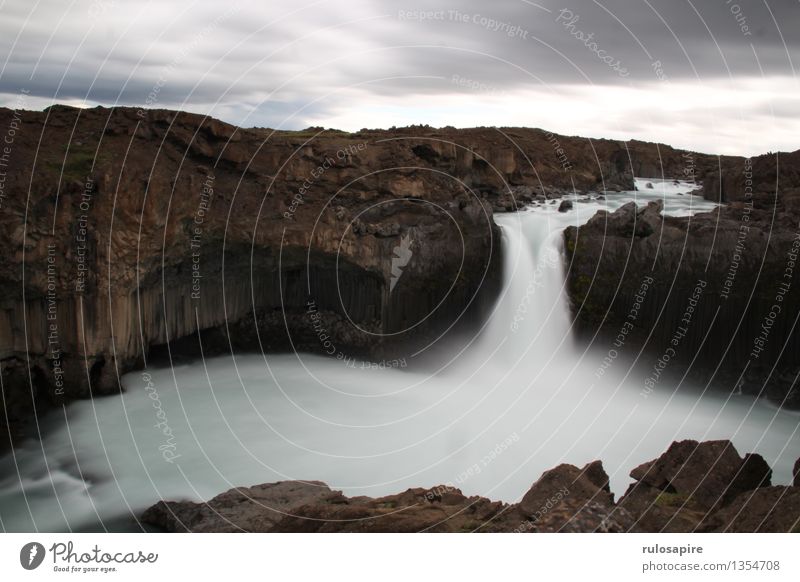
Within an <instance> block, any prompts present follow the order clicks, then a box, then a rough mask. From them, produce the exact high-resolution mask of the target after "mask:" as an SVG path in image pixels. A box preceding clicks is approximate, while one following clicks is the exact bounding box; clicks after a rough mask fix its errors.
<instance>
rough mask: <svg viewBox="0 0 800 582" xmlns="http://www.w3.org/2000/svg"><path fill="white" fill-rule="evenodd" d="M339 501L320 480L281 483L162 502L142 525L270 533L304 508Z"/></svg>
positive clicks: (144, 516)
mask: <svg viewBox="0 0 800 582" xmlns="http://www.w3.org/2000/svg"><path fill="white" fill-rule="evenodd" d="M339 499H341V493H339V492H337V491H331V489H330V488H328V486H327V485H325V483H322V482H320V481H280V482H278V483H267V484H264V485H255V486H253V487H238V488H235V489H231V490H229V491H226V492H225V493H221V494H220V495H217V496H216V497H214V498H213V499H211V500H210V501H208V502H207V503H194V502H191V501H160V502H158V503H157V504H155V505H153V506H152V507H150V508H149V509H147V510H146V511H145V512H144V513H143V514H142V522H144V523H146V524H149V525H151V526H154V527H157V528H159V529H162V530H164V531H169V532H238V531H249V532H254V531H269V530H270V529H271V528H272V527H274V526H275V524H277V523H278V522H280V521H281V520H282V519H284V518H285V517H286V516H287V515H291V514H292V513H293V512H295V511H297V510H298V509H299V508H301V507H304V506H306V505H308V504H310V503H315V502H325V501H328V500H334V501H336V500H339Z"/></svg>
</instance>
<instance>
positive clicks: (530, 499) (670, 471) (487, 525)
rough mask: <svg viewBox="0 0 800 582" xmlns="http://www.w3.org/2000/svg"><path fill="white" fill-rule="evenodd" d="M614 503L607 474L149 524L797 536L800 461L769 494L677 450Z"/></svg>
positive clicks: (721, 453)
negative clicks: (522, 487)
mask: <svg viewBox="0 0 800 582" xmlns="http://www.w3.org/2000/svg"><path fill="white" fill-rule="evenodd" d="M630 475H631V477H632V478H633V479H634V483H632V484H631V485H630V486H629V487H628V490H627V491H626V492H625V494H624V495H623V496H622V497H621V498H620V499H619V501H617V502H616V503H615V502H614V496H613V494H612V493H611V491H610V489H609V485H608V483H609V478H608V475H607V474H606V472H605V471H604V469H603V465H602V462H600V461H594V462H592V463H589V464H587V465H586V466H584V467H583V468H578V467H575V466H573V465H567V464H563V465H559V466H558V467H556V468H554V469H551V470H549V471H546V472H545V473H544V474H543V475H542V476H541V477H540V478H539V479H538V480H537V481H536V482H535V483H533V485H532V486H531V488H530V490H529V491H528V492H527V493H526V494H525V495H524V496H523V497H522V499H521V501H520V502H519V503H514V504H506V503H503V502H500V501H491V500H489V499H486V498H484V497H478V496H472V497H467V496H465V495H463V493H462V492H461V491H460V490H459V489H457V488H455V487H452V486H450V485H440V486H437V487H432V488H430V489H426V488H415V489H408V490H406V491H404V492H403V493H399V494H397V495H389V496H386V497H380V498H370V497H346V496H344V495H343V494H342V493H341V492H339V491H333V490H331V489H330V488H329V487H328V486H327V485H326V484H325V483H322V482H319V481H283V482H278V483H267V484H263V485H256V486H253V487H241V488H235V489H231V490H230V491H227V492H225V493H222V494H221V495H218V496H217V497H214V498H213V499H211V500H209V501H208V502H206V503H195V502H190V501H161V502H159V503H157V504H155V505H153V506H152V507H150V508H149V509H147V510H146V511H145V512H144V513H143V514H142V516H141V521H142V523H144V524H147V525H149V526H152V527H154V528H156V529H158V530H160V531H166V532H515V533H525V532H798V531H800V459H798V462H797V464H796V465H795V470H794V475H795V476H794V483H793V484H792V485H786V486H784V485H772V470H771V469H770V467H769V466H768V464H767V463H766V462H765V461H764V459H763V458H762V457H761V456H760V455H758V454H746V455H744V457H742V456H740V455H739V453H738V452H737V451H736V449H735V448H734V446H733V445H732V444H731V443H730V441H706V442H702V443H698V442H697V441H691V440H685V441H678V442H674V443H672V445H671V446H670V447H669V449H668V450H667V451H666V452H665V453H664V454H662V455H661V456H660V457H658V458H657V459H653V460H652V461H649V462H646V463H643V464H641V465H639V466H638V467H636V468H635V469H633V470H632V471H631V473H630Z"/></svg>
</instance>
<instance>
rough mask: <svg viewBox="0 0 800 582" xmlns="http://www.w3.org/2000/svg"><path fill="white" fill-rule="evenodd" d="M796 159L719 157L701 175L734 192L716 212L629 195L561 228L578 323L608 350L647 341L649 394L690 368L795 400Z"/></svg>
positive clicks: (719, 193) (709, 194)
mask: <svg viewBox="0 0 800 582" xmlns="http://www.w3.org/2000/svg"><path fill="white" fill-rule="evenodd" d="M798 163H800V152H795V153H792V154H780V155H774V154H773V155H767V156H759V157H758V158H753V159H744V158H735V159H723V160H721V167H722V168H723V169H722V171H721V173H720V174H719V175H718V176H717V177H716V178H714V177H712V176H711V175H707V176H706V180H705V181H704V193H703V194H704V196H705V197H706V198H710V199H712V200H713V199H716V200H720V199H722V200H723V201H729V204H726V205H723V206H721V207H720V208H719V209H718V210H716V211H714V212H711V213H704V214H698V215H695V216H694V217H684V218H674V217H664V216H662V214H661V211H660V207H659V206H658V205H657V204H654V203H651V205H650V206H648V207H647V208H645V209H640V210H638V211H637V209H636V208H635V207H633V206H631V205H628V206H625V207H623V208H621V209H619V210H618V211H617V212H615V213H613V214H609V213H605V212H601V213H599V214H598V215H596V216H595V217H593V218H592V219H591V220H590V221H589V222H588V223H587V224H585V225H584V226H582V227H580V228H575V227H570V228H568V229H567V230H566V231H565V235H564V236H565V241H566V248H567V262H568V275H567V284H568V290H569V294H570V298H571V302H572V308H573V313H574V315H575V317H576V320H577V323H578V326H579V328H580V329H581V331H582V333H583V335H584V336H585V337H586V338H588V339H590V340H591V341H593V343H594V344H595V345H596V346H599V348H600V349H602V350H607V352H608V353H609V354H611V356H612V357H611V358H609V359H610V360H614V359H616V358H617V356H618V355H623V354H624V355H627V356H628V357H631V358H632V357H636V356H637V354H638V353H639V352H640V350H642V349H643V350H644V356H642V358H641V359H642V361H646V362H648V366H650V364H652V365H651V366H650V372H649V375H648V376H647V377H646V378H645V379H644V381H643V391H644V393H647V392H648V391H651V390H657V389H661V388H662V386H663V384H661V383H662V382H663V378H664V377H665V376H666V375H667V374H671V375H673V376H674V377H675V378H677V379H680V378H681V376H682V375H683V374H684V373H685V372H687V371H688V372H689V373H690V374H691V375H693V376H695V377H697V378H698V379H700V380H701V381H703V382H707V383H709V385H712V386H716V387H722V388H724V389H726V390H728V391H733V392H736V393H742V392H744V393H749V394H753V395H759V396H766V397H768V398H770V399H771V400H773V401H774V402H775V403H777V404H782V405H786V406H790V407H794V408H798V407H800V391H798V389H797V388H796V386H795V380H796V377H797V373H798V371H800V358H799V357H798V354H800V338H798V333H797V319H798V314H800V264H798V263H797V260H798V253H799V252H800V212H799V211H800V206H798V204H797V200H800V198H799V197H798V195H800V190H799V189H798V187H800V172H798V168H800V166H798ZM715 197H716V198H715ZM612 352H613V353H612ZM667 386H668V387H669V386H671V385H670V384H667ZM664 389H666V388H664ZM669 389H672V388H671V387H670V388H669Z"/></svg>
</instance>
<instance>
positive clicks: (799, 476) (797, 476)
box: [792, 458, 800, 487]
mask: <svg viewBox="0 0 800 582" xmlns="http://www.w3.org/2000/svg"><path fill="white" fill-rule="evenodd" d="M792 474H793V475H794V482H793V485H794V486H795V487H800V458H798V459H797V461H795V463H794V470H793V471H792Z"/></svg>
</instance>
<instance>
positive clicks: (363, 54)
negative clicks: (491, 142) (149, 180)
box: [0, 0, 800, 125]
mask: <svg viewBox="0 0 800 582" xmlns="http://www.w3.org/2000/svg"><path fill="white" fill-rule="evenodd" d="M737 1H738V4H737V3H736V2H734V1H733V0H731V1H728V0H715V1H709V2H700V1H699V0H693V1H692V2H689V1H687V0H677V1H676V0H633V1H631V0H605V1H604V2H599V1H593V0H571V1H570V0H563V1H562V0H558V1H557V0H540V1H538V2H535V4H539V5H540V6H542V7H543V8H544V9H542V8H537V7H536V6H534V5H532V4H531V3H529V2H525V1H523V0H503V1H500V2H493V3H488V2H485V0H460V1H458V2H445V1H443V0H433V1H431V0H427V1H425V0H407V1H401V2H397V1H389V0H380V1H377V2H376V1H367V0H354V1H353V2H350V3H348V4H342V3H340V2H333V0H324V1H317V2H314V1H311V0H305V1H303V2H297V1H294V2H292V1H280V2H274V1H272V0H271V1H270V2H269V3H264V2H257V1H248V0H239V1H238V2H237V1H236V0H232V1H231V2H225V3H213V2H209V1H205V0H203V1H199V2H196V3H193V4H186V3H184V2H178V1H162V2H150V3H147V4H144V3H141V2H138V1H134V0H116V1H115V0H81V1H78V2H77V3H76V4H75V5H74V7H71V5H67V4H63V3H61V2H57V1H56V0H42V1H41V2H40V3H39V4H38V5H37V6H38V7H37V8H36V10H35V12H32V13H30V11H31V10H32V7H33V5H32V4H25V3H8V2H6V3H5V4H3V7H2V9H0V47H1V48H2V49H3V53H4V54H6V55H8V65H7V66H6V68H5V69H4V70H3V72H2V74H1V75H0V93H13V92H15V91H17V90H18V89H19V88H20V87H27V88H29V89H30V90H31V91H32V94H33V95H36V96H39V97H43V98H51V99H55V100H57V101H58V100H68V99H70V100H75V99H86V100H87V101H89V102H91V103H102V104H109V103H114V102H118V103H121V104H130V105H142V104H143V103H144V102H145V101H146V100H147V96H148V95H149V94H150V93H151V92H152V91H153V87H154V86H156V85H159V84H160V86H159V87H158V105H159V106H162V107H177V106H180V105H181V104H183V103H184V101H185V102H186V104H185V107H186V108H188V109H193V108H194V109H195V110H198V109H199V110H206V109H207V108H208V107H209V106H210V105H211V104H214V103H216V102H217V101H218V100H220V103H219V105H218V106H217V107H216V110H217V111H224V112H226V115H227V116H228V119H230V120H234V119H233V118H236V120H239V119H245V118H246V116H247V115H248V113H252V116H251V117H252V118H254V119H259V120H270V121H271V122H276V121H278V122H279V121H280V120H281V119H284V118H285V117H286V114H287V113H290V112H291V111H292V108H293V107H294V108H298V107H302V106H303V105H304V104H307V103H309V102H311V101H314V100H315V99H317V98H320V99H321V101H320V102H319V103H315V104H314V106H313V108H312V109H313V111H314V115H313V116H310V115H306V114H305V112H303V113H301V114H299V115H298V116H296V119H295V120H294V123H296V124H299V125H302V124H303V123H304V122H305V120H306V119H310V118H312V117H315V118H319V116H320V115H321V114H323V113H324V111H325V110H326V108H327V109H329V110H331V111H334V110H336V109H337V108H340V107H342V106H343V103H342V97H341V96H338V95H336V94H335V92H336V91H337V90H341V89H343V88H346V87H348V86H351V85H358V86H359V87H360V89H359V91H360V94H361V95H362V97H363V98H365V99H368V98H369V96H370V95H375V96H397V95H403V94H409V95H410V94H414V95H431V94H448V93H458V92H463V90H464V89H463V87H459V86H458V85H456V84H454V83H453V82H452V78H453V76H454V75H458V76H459V77H461V78H464V79H470V80H473V81H475V82H476V83H478V84H481V85H483V86H485V87H488V88H490V89H491V90H492V91H497V92H502V91H514V90H518V89H525V88H529V87H531V86H535V85H537V84H539V82H540V81H537V80H536V78H538V79H540V80H541V83H545V84H550V85H558V86H561V87H562V89H561V90H562V91H563V90H564V86H569V85H570V84H574V85H585V84H586V83H587V82H588V83H594V84H597V85H625V86H627V85H634V86H635V85H637V84H651V83H654V82H655V81H656V80H657V76H656V73H655V71H654V66H653V63H654V61H658V62H660V64H661V67H662V68H663V71H664V73H665V74H666V75H667V77H668V78H669V79H670V80H676V81H678V80H689V79H693V78H695V77H697V78H699V79H700V80H713V79H719V78H727V77H729V76H731V77H733V78H745V77H758V76H760V75H761V70H760V69H759V64H760V65H761V67H763V70H764V74H766V75H784V76H786V75H791V74H793V71H792V64H794V65H795V66H800V51H798V47H800V3H799V2H797V1H795V0H780V1H775V0H772V1H769V2H765V3H763V4H755V3H751V2H745V1H744V0H737ZM562 9H567V10H569V11H570V13H571V15H572V18H571V19H567V18H565V17H566V16H567V13H564V16H565V17H559V13H560V11H561V10H562ZM769 10H772V12H773V14H774V17H775V20H776V21H777V23H778V25H779V26H780V29H778V27H776V24H775V21H773V18H772V16H771V15H770V12H769ZM415 11H416V12H429V13H430V12H433V13H434V14H435V15H436V19H434V20H429V21H424V20H423V21H420V20H419V19H414V18H409V17H408V14H410V13H414V12H415ZM451 11H458V13H459V14H460V15H462V16H463V17H464V18H463V19H461V18H457V17H456V15H455V13H454V12H451ZM28 16H30V18H29V20H28V24H27V25H26V26H25V28H24V29H22V23H23V22H24V21H25V19H26V18H28ZM62 17H64V18H63V23H62V25H61V26H60V27H59V28H56V26H57V23H58V22H59V21H60V20H61V19H62ZM576 17H577V20H572V19H575V18H576ZM557 19H558V20H559V21H557ZM662 19H663V21H662ZM490 21H491V22H490ZM570 22H571V24H569V23H570ZM270 23H273V24H271V25H270ZM745 26H746V28H743V27H745ZM626 28H627V29H626ZM20 31H21V33H20ZM577 31H581V32H582V33H583V34H584V35H592V40H591V41H589V42H582V41H581V40H579V39H578V38H576V36H575V35H576V34H577ZM779 31H780V33H781V34H782V35H783V39H781V35H780V34H779ZM571 33H573V34H571ZM18 34H19V42H18V43H17V44H16V45H14V46H13V47H12V43H13V41H14V39H15V38H16V37H17V35H18ZM84 35H86V40H85V42H83V44H81V43H82V40H83V38H84ZM51 36H52V39H51ZM48 42H49V45H48V47H47V49H46V50H43V48H44V47H45V45H46V44H47V43H48ZM592 42H593V43H596V44H594V45H592V44H591V43H592ZM784 42H785V43H786V46H784ZM115 43H117V44H116V46H115ZM587 44H589V45H590V46H589V47H587V46H586V45H587ZM421 45H423V46H421ZM590 47H592V48H593V49H594V50H592V48H590ZM596 51H603V52H602V55H604V56H606V57H607V58H608V59H610V60H613V61H619V65H618V67H617V68H618V69H619V68H624V70H626V71H627V74H626V75H621V74H620V73H619V71H615V70H614V69H613V68H612V67H611V66H608V65H607V64H606V63H604V62H603V61H602V60H601V59H600V57H599V56H598V54H597V52H596ZM684 51H685V52H684ZM754 53H755V55H757V57H758V61H757V60H756V56H755V55H754ZM220 59H222V60H221V61H220ZM37 60H40V63H39V65H38V67H37V68H36V69H35V74H34V67H35V65H36V62H37ZM104 61H107V62H105V64H103V63H104ZM165 70H166V72H165ZM65 72H66V74H65ZM62 75H63V76H64V80H63V84H62V85H61V87H58V83H59V80H60V79H61V77H62ZM204 75H205V78H203V77H204ZM95 76H97V79H96V80H95V79H94V77H95ZM294 77H297V78H294ZM386 77H402V78H403V79H401V80H384V81H379V80H378V79H381V78H386ZM411 77H417V78H415V79H411ZM201 79H202V80H201ZM587 79H588V81H587ZM198 81H199V85H198V86H197V87H196V88H195V84H197V83H198ZM92 83H93V84H92ZM90 86H91V88H90ZM279 87H282V88H281V89H280V90H279V91H277V92H276V93H275V94H274V95H273V96H272V98H271V99H270V100H268V101H266V102H264V100H265V98H266V97H267V96H268V95H269V94H270V92H272V91H274V90H276V89H277V88H279ZM332 92H333V93H334V94H333V95H331V96H329V97H326V95H328V94H331V93H332ZM781 107H783V106H782V105H781V106H779V110H781V111H783V109H781ZM253 108H255V109H256V110H255V111H254V110H253ZM309 110H311V109H309Z"/></svg>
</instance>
